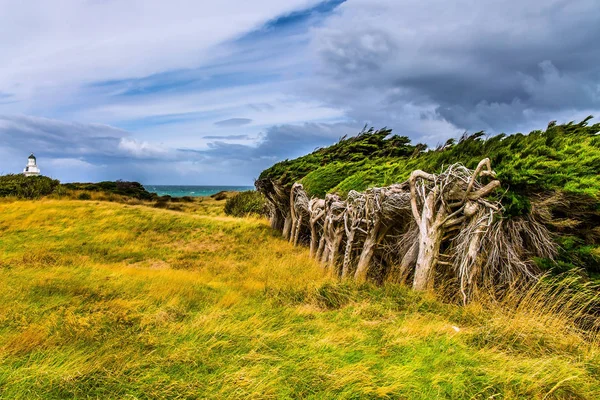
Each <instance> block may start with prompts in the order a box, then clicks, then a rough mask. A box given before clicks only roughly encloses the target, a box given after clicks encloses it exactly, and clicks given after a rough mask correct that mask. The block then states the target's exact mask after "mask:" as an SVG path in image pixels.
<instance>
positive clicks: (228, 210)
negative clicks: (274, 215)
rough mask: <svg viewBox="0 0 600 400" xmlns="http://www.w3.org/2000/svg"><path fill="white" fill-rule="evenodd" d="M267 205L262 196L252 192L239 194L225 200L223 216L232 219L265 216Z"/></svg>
mask: <svg viewBox="0 0 600 400" xmlns="http://www.w3.org/2000/svg"><path fill="white" fill-rule="evenodd" d="M267 212H268V210H267V203H266V200H265V198H264V196H263V195H262V194H261V193H259V192H257V191H254V190H248V191H246V192H240V193H238V194H236V195H235V196H233V197H230V198H228V199H227V202H226V203H225V214H227V215H232V216H234V217H243V216H246V215H252V214H254V215H267Z"/></svg>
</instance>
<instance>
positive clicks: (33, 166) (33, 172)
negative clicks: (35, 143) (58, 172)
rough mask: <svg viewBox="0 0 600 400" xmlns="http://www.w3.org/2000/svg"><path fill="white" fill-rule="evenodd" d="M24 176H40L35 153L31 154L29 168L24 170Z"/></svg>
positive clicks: (28, 162)
mask: <svg viewBox="0 0 600 400" xmlns="http://www.w3.org/2000/svg"><path fill="white" fill-rule="evenodd" d="M23 174H25V176H38V175H39V174H40V169H39V168H38V166H37V160H36V159H35V156H34V155H33V153H31V155H30V156H29V158H28V159H27V166H26V167H25V169H24V170H23Z"/></svg>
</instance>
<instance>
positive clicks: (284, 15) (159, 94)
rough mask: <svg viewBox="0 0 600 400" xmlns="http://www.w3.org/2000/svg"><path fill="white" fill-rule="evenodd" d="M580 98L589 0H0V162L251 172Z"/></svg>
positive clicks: (569, 116) (161, 179)
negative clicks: (334, 147)
mask: <svg viewBox="0 0 600 400" xmlns="http://www.w3.org/2000/svg"><path fill="white" fill-rule="evenodd" d="M588 115H594V116H597V117H600V12H598V0H528V1H523V0H502V1H499V0H486V1H482V0H454V1H447V0H347V1H343V0H329V1H320V0H286V1H281V0H254V1H252V2H249V1H246V0H219V1H217V2H215V1H205V0H170V1H168V2H166V1H162V0H128V1H122V0H55V1H52V2H50V1H46V0H22V1H13V0H0V174H5V173H17V172H21V171H22V170H23V168H24V166H25V164H26V159H27V156H28V155H29V154H30V153H31V152H34V153H35V155H36V156H37V159H38V164H39V166H40V169H41V170H42V174H44V175H48V176H52V177H53V178H57V179H60V180H61V181H63V182H70V181H80V182H83V181H85V182H89V181H99V180H116V179H124V180H136V181H139V182H142V183H145V184H175V185H178V184H199V185H202V184H204V185H252V184H253V180H254V179H255V178H257V177H258V175H259V174H260V172H261V171H262V170H263V169H265V168H267V167H269V166H270V165H272V164H273V163H275V162H277V161H280V160H284V159H287V158H289V159H291V158H295V157H298V156H300V155H303V154H306V153H308V152H311V151H313V150H314V149H315V148H318V147H322V146H327V145H330V144H333V143H335V142H336V141H337V140H338V139H339V138H340V137H342V136H344V135H353V134H356V133H358V132H359V131H360V130H361V129H362V128H363V127H364V126H365V125H366V126H373V127H375V128H382V127H388V128H392V129H393V131H394V133H396V134H399V135H405V136H409V137H410V138H411V139H412V140H413V142H415V143H416V142H421V143H426V144H428V145H430V146H435V145H436V144H438V143H443V142H445V141H446V139H448V138H450V137H457V136H460V135H461V134H462V133H463V132H465V131H469V132H476V131H481V130H485V131H486V132H488V133H489V134H495V133H500V132H506V133H514V132H524V133H526V132H529V131H531V130H533V129H543V128H545V127H546V125H547V124H548V122H549V121H552V120H558V121H559V122H568V121H571V120H575V121H578V120H581V119H583V118H584V117H586V116H588ZM596 120H597V119H596Z"/></svg>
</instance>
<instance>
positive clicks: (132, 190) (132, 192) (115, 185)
mask: <svg viewBox="0 0 600 400" xmlns="http://www.w3.org/2000/svg"><path fill="white" fill-rule="evenodd" d="M62 186H64V187H65V188H67V189H69V190H85V191H90V192H104V193H112V194H118V195H121V196H125V197H133V198H136V199H139V200H154V199H155V197H156V194H155V193H150V192H149V191H147V190H146V188H144V186H143V185H142V184H141V183H139V182H127V181H122V180H118V181H114V182H113V181H104V182H98V183H78V182H76V183H65V184H63V185H62Z"/></svg>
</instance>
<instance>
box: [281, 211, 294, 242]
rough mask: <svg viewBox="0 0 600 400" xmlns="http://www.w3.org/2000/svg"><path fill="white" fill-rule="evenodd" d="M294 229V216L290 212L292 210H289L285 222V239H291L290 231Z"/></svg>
mask: <svg viewBox="0 0 600 400" xmlns="http://www.w3.org/2000/svg"><path fill="white" fill-rule="evenodd" d="M291 230H292V216H291V214H290V212H289V211H288V213H287V215H286V216H285V222H284V223H283V232H282V234H283V238H284V239H286V240H287V239H289V238H290V233H291Z"/></svg>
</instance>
